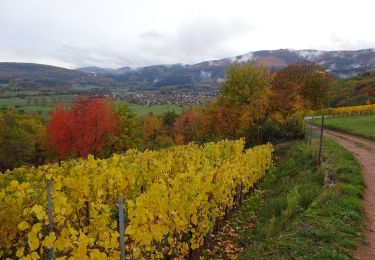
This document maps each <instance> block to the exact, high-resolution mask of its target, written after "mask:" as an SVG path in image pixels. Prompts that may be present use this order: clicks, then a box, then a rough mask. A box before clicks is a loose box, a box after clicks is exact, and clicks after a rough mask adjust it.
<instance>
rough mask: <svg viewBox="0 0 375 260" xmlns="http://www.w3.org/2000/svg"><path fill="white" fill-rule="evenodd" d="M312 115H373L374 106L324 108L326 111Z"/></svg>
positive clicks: (322, 110)
mask: <svg viewBox="0 0 375 260" xmlns="http://www.w3.org/2000/svg"><path fill="white" fill-rule="evenodd" d="M313 114H314V115H332V116H351V115H367V114H375V104H372V105H362V106H351V107H338V108H326V109H321V110H318V111H314V113H313Z"/></svg>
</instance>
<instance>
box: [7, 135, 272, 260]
mask: <svg viewBox="0 0 375 260" xmlns="http://www.w3.org/2000/svg"><path fill="white" fill-rule="evenodd" d="M272 151H273V148H272V145H270V144H267V145H261V146H257V147H254V148H251V149H247V150H244V140H242V139H241V140H238V141H220V142H217V143H208V144H205V145H203V146H198V145H196V144H188V145H184V146H175V147H173V148H170V149H165V150H159V151H145V152H138V151H136V150H130V151H128V152H127V153H125V154H121V155H119V154H115V155H113V156H112V157H110V158H109V159H94V158H93V157H90V156H89V158H88V159H87V160H82V159H79V160H70V161H64V162H62V163H60V164H49V165H44V166H40V167H38V168H27V167H22V168H17V169H14V170H13V171H7V172H5V173H4V174H2V175H0V258H7V257H10V258H15V257H18V258H22V259H44V258H47V257H48V256H49V257H51V256H53V257H55V256H56V258H57V259H66V258H71V259H86V258H92V259H106V258H111V259H119V258H120V244H121V243H119V240H120V241H121V239H119V237H120V234H121V233H122V231H121V230H120V231H121V232H119V226H120V227H122V226H123V225H124V229H125V242H124V244H125V252H126V257H127V258H131V259H138V258H165V257H167V256H170V257H172V258H182V257H185V256H188V255H189V254H191V252H192V251H194V250H195V249H198V248H200V247H202V245H203V244H204V242H205V238H206V237H207V235H209V234H210V232H212V230H213V229H214V227H215V226H216V225H217V224H218V223H219V221H220V220H221V219H223V218H224V216H225V214H227V212H228V211H229V210H230V209H232V208H233V207H234V206H235V204H237V203H238V202H239V201H241V200H242V197H243V194H244V193H246V192H248V191H249V190H250V189H251V188H252V187H253V185H254V184H255V183H257V182H258V181H259V180H260V179H261V178H262V177H263V176H264V175H265V173H266V171H267V169H269V168H270V167H271V165H272ZM48 190H50V191H51V192H50V193H49V192H48ZM48 194H50V196H47V195H48ZM47 197H50V200H49V201H48V199H47ZM119 198H124V205H123V207H122V208H121V207H120V208H119V207H118V200H119ZM47 201H48V202H47ZM120 205H121V204H120ZM49 210H50V212H49ZM122 214H123V215H124V218H125V219H124V222H123V223H121V222H120V223H119V220H118V219H119V215H122Z"/></svg>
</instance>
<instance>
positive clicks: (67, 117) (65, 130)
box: [48, 98, 118, 159]
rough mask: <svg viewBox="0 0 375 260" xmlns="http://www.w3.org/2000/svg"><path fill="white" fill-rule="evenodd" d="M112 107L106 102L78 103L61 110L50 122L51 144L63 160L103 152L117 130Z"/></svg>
mask: <svg viewBox="0 0 375 260" xmlns="http://www.w3.org/2000/svg"><path fill="white" fill-rule="evenodd" d="M117 125H118V124H117V120H116V117H115V114H114V112H113V109H112V106H111V104H110V103H109V102H108V101H106V100H105V99H101V98H88V99H82V98H79V99H76V100H74V101H73V103H72V106H71V107H70V108H66V107H63V106H57V107H56V110H55V111H54V112H52V117H51V119H50V120H49V122H48V132H49V138H50V143H51V145H52V146H53V147H54V149H55V150H56V151H57V153H58V154H59V156H60V158H61V159H64V158H66V157H67V156H70V155H79V156H81V157H87V155H88V154H94V155H98V154H100V153H101V152H103V150H104V148H105V146H106V144H107V142H108V136H109V135H110V134H113V133H114V132H115V130H116V128H117Z"/></svg>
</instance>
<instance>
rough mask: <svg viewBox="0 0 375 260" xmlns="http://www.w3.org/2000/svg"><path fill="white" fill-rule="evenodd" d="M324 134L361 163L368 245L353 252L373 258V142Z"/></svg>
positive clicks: (374, 226)
mask: <svg viewBox="0 0 375 260" xmlns="http://www.w3.org/2000/svg"><path fill="white" fill-rule="evenodd" d="M324 135H325V136H327V137H330V138H332V139H334V140H335V141H336V142H337V143H339V144H340V145H342V146H343V147H345V148H346V149H347V150H349V151H350V152H351V153H353V155H354V156H355V158H356V159H357V161H358V162H359V163H360V165H361V172H362V175H363V178H364V180H365V184H366V189H365V194H364V207H365V236H366V239H367V241H368V245H365V246H361V247H360V248H358V250H357V251H356V252H355V254H354V256H355V258H356V259H366V260H367V259H375V142H374V141H371V140H368V139H365V138H361V137H357V136H353V135H349V134H344V133H340V132H336V131H332V130H324Z"/></svg>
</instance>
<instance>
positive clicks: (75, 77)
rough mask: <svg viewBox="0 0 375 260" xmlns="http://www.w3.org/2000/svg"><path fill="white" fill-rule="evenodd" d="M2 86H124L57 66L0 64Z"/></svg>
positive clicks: (111, 80) (103, 78)
mask: <svg viewBox="0 0 375 260" xmlns="http://www.w3.org/2000/svg"><path fill="white" fill-rule="evenodd" d="M0 84H15V85H17V86H20V87H23V88H25V89H27V88H38V86H40V87H59V86H63V87H69V86H72V85H74V84H92V85H97V86H99V87H111V86H116V85H119V84H122V85H123V83H119V82H117V81H116V80H113V79H111V78H108V77H106V76H104V75H98V76H96V75H93V74H92V73H84V72H81V71H77V70H70V69H64V68H60V67H55V66H49V65H42V64H34V63H16V62H0Z"/></svg>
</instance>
